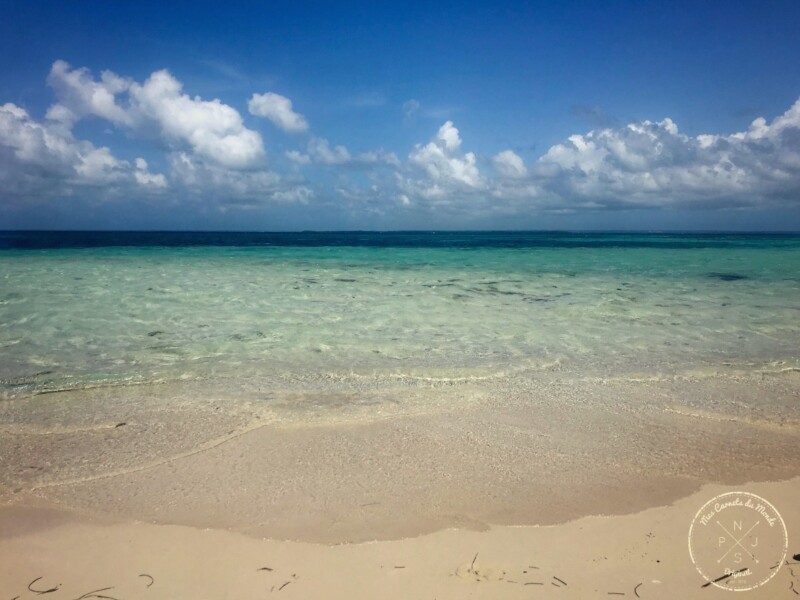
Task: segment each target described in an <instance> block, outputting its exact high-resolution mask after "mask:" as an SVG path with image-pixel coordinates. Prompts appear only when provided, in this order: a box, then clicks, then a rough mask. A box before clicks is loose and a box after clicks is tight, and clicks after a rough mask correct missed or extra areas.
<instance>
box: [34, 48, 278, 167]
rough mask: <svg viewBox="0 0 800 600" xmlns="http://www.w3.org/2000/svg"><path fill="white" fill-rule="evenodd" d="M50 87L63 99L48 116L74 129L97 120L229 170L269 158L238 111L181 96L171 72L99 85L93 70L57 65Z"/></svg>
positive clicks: (105, 77) (107, 76)
mask: <svg viewBox="0 0 800 600" xmlns="http://www.w3.org/2000/svg"><path fill="white" fill-rule="evenodd" d="M48 83H49V84H50V85H51V87H53V89H54V90H55V91H56V95H57V96H58V98H59V102H58V103H57V104H55V105H53V106H52V107H50V110H49V111H48V118H49V119H51V120H54V121H59V122H61V123H64V124H70V125H71V124H72V123H74V122H75V121H77V120H79V119H81V118H83V117H86V116H95V117H99V118H103V119H106V120H108V121H110V122H112V123H114V124H115V125H118V126H122V127H125V128H129V129H131V130H133V131H135V132H137V133H140V134H142V135H148V134H150V133H152V132H155V134H156V135H157V136H159V137H160V138H161V139H162V140H164V141H165V142H166V143H168V144H169V145H171V146H173V147H174V148H175V149H180V148H189V149H191V150H192V152H193V153H194V154H196V155H197V156H198V157H202V158H204V159H206V160H210V161H212V162H214V163H216V164H219V165H222V166H225V167H228V168H234V169H236V168H247V167H250V166H252V165H254V164H256V163H258V162H259V161H260V160H261V159H262V158H263V157H264V146H263V142H262V140H261V136H260V135H259V133H258V132H256V131H253V130H251V129H247V128H246V127H245V126H244V124H243V122H242V118H241V116H240V115H239V112H238V111H237V110H236V109H234V108H232V107H231V106H228V105H227V104H224V103H222V102H220V101H219V100H216V99H215V100H210V101H208V100H202V99H201V98H200V97H199V96H195V97H194V98H192V97H190V96H188V95H187V94H184V93H182V84H181V82H180V81H178V80H177V79H175V78H174V77H173V76H172V75H171V74H170V73H169V72H168V71H166V70H162V71H156V72H155V73H153V74H152V75H150V77H148V78H147V79H146V80H145V82H144V83H143V84H139V83H137V82H135V81H133V80H131V79H128V78H123V77H120V76H118V75H116V74H114V73H112V72H110V71H104V72H103V73H102V75H101V79H100V81H95V80H94V79H93V78H92V77H91V75H90V73H89V72H88V70H86V69H70V67H69V65H68V64H67V63H65V62H63V61H56V62H55V63H54V64H53V68H52V69H51V71H50V76H49V77H48Z"/></svg>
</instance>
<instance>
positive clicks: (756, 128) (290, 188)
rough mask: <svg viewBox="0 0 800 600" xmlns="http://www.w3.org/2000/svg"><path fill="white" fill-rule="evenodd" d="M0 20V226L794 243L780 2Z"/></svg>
mask: <svg viewBox="0 0 800 600" xmlns="http://www.w3.org/2000/svg"><path fill="white" fill-rule="evenodd" d="M0 14H2V15H3V18H2V19H0V229H157V230H256V231H280V230H305V229H315V230H334V229H337V230H341V229H346V230H354V229H371V230H392V229H394V230H396V229H606V230H628V229H637V230H749V231H753V230H765V231H777V230H784V231H785V230H794V231H797V230H800V60H798V57H799V56H800V34H798V31H799V30H800V3H798V2H796V1H794V0H791V1H786V2H769V1H760V2H736V3H733V2H711V1H709V2H680V1H671V2H647V1H638V2H616V1H611V2H606V3H597V2H570V1H563V2H536V1H529V2H519V3H511V2H508V3H504V2H491V3H489V2H471V1H469V0H461V1H459V2H435V1H433V0H430V1H428V2H404V3H389V2H336V3H334V2H303V1H300V0H296V1H293V2H284V1H282V0H273V1H270V2H236V1H233V0H232V1H230V2H227V3H206V2H200V1H196V2H179V1H174V2H173V1H171V2H163V1H162V2H157V3H156V2H147V1H140V2H136V3H133V2H126V3H122V2H108V1H104V2H96V1H92V0H82V1H81V2H70V3H54V2H40V1H35V0H27V1H25V2H17V1H5V0H0Z"/></svg>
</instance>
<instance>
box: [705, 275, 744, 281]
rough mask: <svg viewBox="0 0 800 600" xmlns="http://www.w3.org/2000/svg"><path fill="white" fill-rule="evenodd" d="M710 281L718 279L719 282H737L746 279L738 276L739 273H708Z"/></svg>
mask: <svg viewBox="0 0 800 600" xmlns="http://www.w3.org/2000/svg"><path fill="white" fill-rule="evenodd" d="M708 276H709V277H710V278H711V279H719V280H720V281H739V280H740V279H747V275H740V274H739V273H709V274H708Z"/></svg>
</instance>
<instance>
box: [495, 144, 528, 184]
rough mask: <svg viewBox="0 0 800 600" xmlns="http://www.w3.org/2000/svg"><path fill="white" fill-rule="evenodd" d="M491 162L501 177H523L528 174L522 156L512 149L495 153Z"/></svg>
mask: <svg viewBox="0 0 800 600" xmlns="http://www.w3.org/2000/svg"><path fill="white" fill-rule="evenodd" d="M492 164H494V168H495V169H497V171H498V172H499V173H500V174H501V175H502V176H503V177H512V178H513V177H525V176H526V175H527V174H528V169H527V168H526V167H525V163H524V162H523V160H522V158H521V157H520V156H519V155H518V154H517V153H515V152H514V151H512V150H504V151H503V152H500V153H498V154H495V155H494V157H492Z"/></svg>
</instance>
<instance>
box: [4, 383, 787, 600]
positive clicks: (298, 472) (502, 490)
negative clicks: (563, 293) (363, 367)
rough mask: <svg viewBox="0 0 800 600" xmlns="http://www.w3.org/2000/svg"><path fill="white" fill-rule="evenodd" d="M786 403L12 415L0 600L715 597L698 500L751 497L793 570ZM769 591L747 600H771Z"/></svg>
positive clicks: (287, 401)
mask: <svg viewBox="0 0 800 600" xmlns="http://www.w3.org/2000/svg"><path fill="white" fill-rule="evenodd" d="M798 397H800V376H798V374H797V373H796V372H795V371H792V370H789V371H787V372H777V373H752V372H751V373H733V372H731V373H728V374H725V375H719V374H714V375H708V374H697V373H695V374H682V375H680V376H670V377H652V376H651V377H643V378H637V377H626V378H617V379H599V378H588V377H583V378H581V377H576V376H574V375H569V374H563V373H558V372H547V373H537V374H535V376H530V374H528V375H525V376H518V377H506V378H500V379H498V380H487V381H476V380H470V379H466V380H439V381H430V380H428V381H419V380H416V381H398V380H391V381H388V380H387V381H381V382H375V381H372V380H370V383H369V384H365V383H364V382H363V381H359V380H353V381H343V382H335V383H332V382H325V383H324V385H322V384H320V385H319V386H316V387H315V386H314V385H305V386H304V387H303V389H298V388H296V387H294V388H292V387H285V388H283V389H281V388H280V387H279V386H274V385H271V386H262V387H253V388H252V389H249V390H248V391H247V393H244V394H243V393H241V390H239V392H238V393H237V394H236V395H235V396H234V395H231V394H228V393H226V390H225V389H224V388H223V387H219V388H215V387H214V386H211V385H208V384H205V383H203V384H199V385H198V387H197V389H196V390H193V389H192V388H191V386H190V385H189V384H177V383H176V384H165V385H160V386H152V387H145V386H136V387H129V388H118V389H107V388H105V389H103V388H101V389H97V390H89V391H86V390H84V391H80V392H62V393H55V394H44V395H39V396H34V397H32V398H27V399H14V400H8V401H5V402H3V403H0V432H2V435H1V436H0V505H2V509H0V531H2V538H0V557H2V560H0V563H2V566H0V582H2V589H1V590H0V591H2V592H3V593H6V594H7V595H9V598H13V597H15V595H19V596H20V598H26V597H32V594H31V592H28V591H26V589H25V586H27V584H28V583H29V582H30V581H31V580H33V579H34V578H35V577H38V576H42V577H44V578H45V579H43V580H42V581H40V582H39V585H44V586H50V585H51V584H52V585H53V586H54V585H56V584H57V583H61V584H62V587H61V588H59V592H58V595H56V592H53V593H51V595H49V596H48V597H49V598H53V600H58V598H60V597H62V596H63V597H64V598H66V597H67V595H66V594H67V591H68V590H69V594H73V595H72V596H70V598H77V597H78V596H80V595H81V594H83V593H85V592H88V591H91V590H92V589H98V588H102V587H107V586H114V587H115V592H116V593H112V594H110V595H111V596H113V597H115V598H119V600H122V598H123V597H125V598H129V597H137V598H139V597H141V598H145V597H146V594H151V595H152V597H160V598H167V597H169V598H194V597H204V598H227V597H230V598H234V597H235V598H246V597H262V595H263V594H264V593H267V592H270V591H271V592H272V593H278V592H279V593H282V594H285V595H286V594H288V595H294V596H295V597H334V598H335V597H342V598H371V597H387V598H391V597H398V598H401V597H403V598H407V597H431V598H462V597H467V596H469V597H476V598H479V597H486V598H499V597H503V598H505V597H508V598H516V597H533V596H532V592H531V590H532V588H538V587H540V586H538V584H537V582H540V583H542V584H543V589H542V593H541V594H540V595H539V597H559V598H560V597H564V598H569V597H572V598H588V597H604V598H608V597H616V596H617V593H619V594H622V593H624V594H625V595H626V597H636V595H634V586H636V585H637V584H641V587H639V588H638V589H637V593H638V594H639V595H640V597H642V598H659V597H662V598H674V597H687V598H692V597H712V596H713V594H714V593H715V590H711V589H707V588H705V589H703V590H702V593H703V595H702V596H696V595H695V594H696V593H699V592H698V590H700V589H701V588H700V585H701V584H702V583H704V581H703V580H702V578H700V576H699V575H698V573H697V572H696V571H695V570H694V568H693V566H692V564H691V561H690V560H689V556H688V551H687V533H688V527H689V524H690V522H691V519H692V518H693V517H694V515H695V513H696V512H697V510H698V508H699V507H700V506H701V505H702V504H703V503H704V502H705V501H706V500H708V499H710V497H711V496H713V495H714V494H715V493H719V491H727V490H730V489H744V490H746V491H751V492H753V493H762V494H763V495H764V497H766V498H768V499H769V500H770V501H771V502H773V504H775V506H776V507H777V508H778V509H779V510H780V512H781V514H782V515H783V517H784V520H785V521H786V524H787V527H788V529H789V551H790V554H789V555H790V556H791V555H792V554H795V553H797V552H798V551H800V547H798V542H797V537H796V535H795V533H794V532H796V531H800V509H798V508H797V506H798V503H797V502H796V500H797V498H798V497H800V479H798V475H800V456H798V454H797V448H798V447H799V446H798V442H800V408H798V406H797V398H798ZM759 482H781V483H759ZM592 515H594V516H592ZM597 515H619V516H614V517H609V516H605V517H603V516H597ZM551 525H555V526H551ZM512 526H514V527H512ZM519 526H522V527H519ZM537 526H538V527H537ZM454 528H455V529H454ZM282 540H286V541H282ZM372 540H381V541H380V542H372ZM370 542H372V543H370ZM476 553H477V554H478V559H476V562H475V564H474V565H471V561H472V559H473V557H474V555H475V554H476ZM662 557H663V558H662ZM790 562H791V559H790ZM262 563H263V564H262ZM264 566H268V567H270V568H271V569H273V570H272V571H258V569H259V568H261V567H264ZM395 567H404V568H395ZM526 567H528V568H526ZM532 567H538V569H533V568H532ZM794 569H795V570H794V572H796V573H798V574H800V569H798V568H797V567H795V568H794ZM526 570H527V571H528V572H527V573H523V571H526ZM533 571H537V572H536V573H533ZM141 573H148V574H150V575H151V576H153V577H154V578H155V579H156V583H154V584H153V587H152V588H146V587H144V586H143V583H144V582H146V581H149V579H148V578H146V577H143V578H140V577H139V575H140V574H141ZM534 575H535V577H534ZM779 575H780V576H779V577H776V578H775V579H774V580H773V581H771V582H770V583H769V584H768V586H765V587H764V588H759V590H756V591H753V592H750V593H749V594H750V595H748V597H754V598H758V597H763V598H767V597H769V598H775V597H783V596H780V595H774V592H775V590H779V589H780V590H784V589H785V592H784V591H781V592H780V593H781V594H783V593H788V594H791V593H792V592H791V591H789V585H790V584H792V581H796V580H793V579H792V578H793V577H794V575H793V574H792V571H791V568H790V566H786V567H785V568H783V569H782V570H781V572H780V574H779ZM553 577H558V578H560V579H561V580H563V581H565V582H566V584H564V585H562V584H560V583H559V581H558V580H554V579H553ZM656 580H657V581H660V582H661V583H653V582H654V581H656ZM286 582H289V583H288V584H287V585H286V586H285V587H283V589H279V587H280V586H281V585H283V584H285V583H286ZM525 583H530V585H527V586H526V585H525ZM33 587H34V588H36V586H33ZM544 588H546V589H547V594H544ZM37 589H39V588H37ZM798 589H800V586H798ZM156 590H158V594H156ZM645 590H647V595H645V593H644V592H645ZM765 590H766V591H765ZM770 590H771V591H772V592H773V595H762V594H767V591H770ZM611 592H613V594H611ZM678 592H680V593H678ZM719 592H720V593H723V592H722V591H721V590H719ZM726 593H727V592H726ZM609 594H610V595H609ZM659 594H660V595H659ZM786 597H791V596H786Z"/></svg>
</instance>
